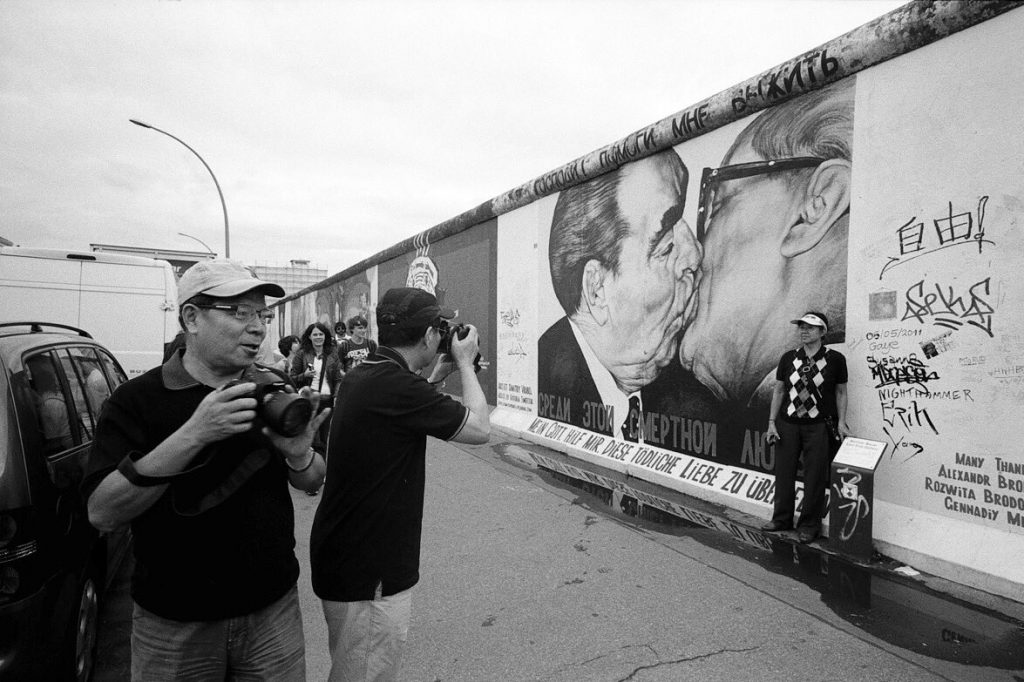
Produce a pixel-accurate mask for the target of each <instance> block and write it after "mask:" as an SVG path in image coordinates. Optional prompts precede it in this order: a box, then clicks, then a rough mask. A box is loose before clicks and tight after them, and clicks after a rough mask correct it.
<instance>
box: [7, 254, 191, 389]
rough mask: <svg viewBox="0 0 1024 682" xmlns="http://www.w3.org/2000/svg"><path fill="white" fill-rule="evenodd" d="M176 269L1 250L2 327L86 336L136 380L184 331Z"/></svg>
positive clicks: (113, 257) (127, 259)
mask: <svg viewBox="0 0 1024 682" xmlns="http://www.w3.org/2000/svg"><path fill="white" fill-rule="evenodd" d="M177 298H178V288H177V284H176V283H175V279H174V270H173V269H172V268H171V265H170V263H168V262H167V261H162V260H155V259H153V258H140V257H138V256H122V255H120V254H114V253H102V252H93V251H62V250H59V249H34V248H26V247H18V246H0V322H13V321H17V320H47V321H49V322H56V323H59V324H67V325H71V326H73V327H76V328H78V329H85V330H87V331H88V332H89V333H90V334H92V336H93V338H95V339H96V340H97V341H99V342H100V343H102V344H103V345H104V346H106V347H107V348H109V349H110V350H111V351H112V352H113V353H114V357H116V358H117V359H118V361H119V362H120V363H121V366H122V367H124V368H125V369H126V370H127V371H128V375H129V376H137V375H139V374H142V373H143V372H145V371H146V370H148V369H151V368H153V367H156V366H157V365H159V364H160V362H161V360H162V359H163V350H164V344H165V343H166V342H168V341H170V340H171V339H173V338H174V335H175V334H176V333H177V332H178V319H177V306H176V302H177Z"/></svg>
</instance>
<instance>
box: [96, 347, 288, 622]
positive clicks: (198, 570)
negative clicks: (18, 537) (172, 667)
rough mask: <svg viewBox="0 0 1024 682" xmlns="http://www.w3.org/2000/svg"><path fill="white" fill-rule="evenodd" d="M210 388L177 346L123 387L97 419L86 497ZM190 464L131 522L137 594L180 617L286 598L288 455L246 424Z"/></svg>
mask: <svg viewBox="0 0 1024 682" xmlns="http://www.w3.org/2000/svg"><path fill="white" fill-rule="evenodd" d="M212 390H214V389H212V388H211V387H209V386H205V385H203V384H200V383H199V382H198V381H196V380H195V379H193V378H192V376H191V375H189V374H188V372H186V371H185V368H184V366H182V363H181V355H180V354H179V353H175V354H174V355H173V356H172V357H171V358H170V359H169V360H168V361H167V363H166V364H164V365H163V367H157V368H155V369H152V370H150V371H148V372H146V373H145V374H143V375H142V376H139V377H136V378H135V379H132V380H131V381H129V382H127V383H125V384H123V385H121V386H120V387H118V389H117V390H116V391H114V394H113V395H112V396H110V398H109V399H108V400H107V402H106V404H105V406H104V408H103V412H102V414H101V416H100V421H99V424H97V426H96V438H95V440H94V441H93V447H92V451H91V453H90V456H89V463H88V470H87V472H86V477H85V480H84V482H83V484H82V491H83V495H84V496H86V497H88V496H89V495H91V494H92V493H93V491H95V489H96V487H97V486H98V485H99V484H100V482H101V481H102V480H103V479H104V478H105V477H106V476H107V474H109V473H110V472H111V471H113V470H114V469H115V468H116V467H117V465H118V463H119V462H120V461H121V459H122V458H124V456H125V455H127V454H128V453H130V452H141V453H148V452H150V451H152V450H153V449H154V448H155V447H156V446H157V445H159V444H160V443H161V442H162V441H163V440H164V439H166V438H167V437H168V436H170V435H171V434H172V433H174V432H175V431H176V430H177V429H178V428H179V427H180V426H181V425H182V424H184V423H185V422H186V421H187V420H188V419H189V417H191V416H192V413H193V412H195V410H196V407H197V406H198V405H199V403H200V401H202V399H203V398H204V397H206V395H207V394H209V393H210V392H211V391H212ZM189 470H190V473H188V474H186V475H185V476H184V477H181V478H178V479H175V481H174V482H173V483H172V484H171V485H170V486H169V487H168V488H167V490H166V491H165V492H164V494H163V496H161V497H160V499H159V500H157V502H156V503H155V504H154V505H153V506H152V507H150V508H149V509H148V510H146V511H145V512H143V513H142V514H141V515H140V516H138V517H137V518H135V520H133V521H132V533H133V535H134V545H135V573H134V575H133V576H132V597H133V598H134V599H135V601H136V602H138V603H139V605H140V606H142V607H143V608H145V609H148V610H149V611H152V612H153V613H155V614H157V615H158V616H163V617H164V618H170V619H173V620H179V621H210V620H221V619H224V618H230V617H234V616H240V615H245V614H248V613H252V612H253V611H256V610H258V609H261V608H263V607H264V606H267V605H269V604H271V603H273V602H274V601H276V600H278V599H280V598H281V597H282V596H284V594H285V593H286V592H287V591H288V590H289V589H291V587H292V586H293V585H294V584H295V582H296V580H298V576H299V563H298V560H297V559H296V558H295V519H294V511H293V509H292V501H291V495H290V493H289V491H288V471H287V469H286V466H285V463H284V458H283V457H282V456H281V455H280V454H278V453H277V451H276V450H275V449H274V447H273V445H272V444H271V443H270V441H269V440H268V439H267V438H266V437H265V436H263V434H261V433H257V432H247V433H244V434H239V435H237V436H232V437H230V438H228V439H226V440H223V441H220V442H219V443H214V444H212V445H210V446H207V447H206V448H204V449H203V450H202V451H201V452H200V453H199V454H198V455H197V456H196V457H195V459H193V461H192V464H191V466H190V467H189ZM210 505H212V506H210Z"/></svg>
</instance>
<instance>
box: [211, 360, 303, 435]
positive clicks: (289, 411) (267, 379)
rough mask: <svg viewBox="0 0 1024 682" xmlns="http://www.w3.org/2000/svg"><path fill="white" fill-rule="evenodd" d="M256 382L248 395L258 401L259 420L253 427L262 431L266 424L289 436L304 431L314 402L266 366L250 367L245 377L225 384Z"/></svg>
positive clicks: (272, 429)
mask: <svg viewBox="0 0 1024 682" xmlns="http://www.w3.org/2000/svg"><path fill="white" fill-rule="evenodd" d="M246 382H252V383H255V384H256V388H255V389H254V390H253V392H252V393H250V394H249V395H247V396H242V397H244V398H253V399H255V400H256V419H254V420H253V425H252V428H253V429H254V430H256V431H258V430H260V429H261V428H262V427H263V426H264V425H265V426H268V427H269V428H270V430H271V431H274V432H276V433H279V434H281V435H282V436H287V437H289V438H291V437H292V436H297V435H299V434H300V433H302V432H303V431H304V430H305V428H306V424H308V423H309V419H310V417H312V416H313V403H312V401H310V400H309V399H308V398H304V397H302V396H301V395H298V394H296V393H294V392H293V390H292V391H290V390H289V389H291V386H290V385H289V384H288V383H287V382H286V381H284V380H283V379H281V377H280V376H278V375H277V374H275V373H274V372H272V371H270V370H269V369H264V368H262V367H252V368H250V369H248V370H246V372H245V374H243V375H242V378H241V379H235V380H234V381H232V382H229V383H228V384H226V385H225V386H224V388H230V387H231V386H237V385H238V384H244V383H246Z"/></svg>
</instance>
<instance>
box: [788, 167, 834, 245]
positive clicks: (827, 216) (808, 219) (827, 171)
mask: <svg viewBox="0 0 1024 682" xmlns="http://www.w3.org/2000/svg"><path fill="white" fill-rule="evenodd" d="M849 209H850V162H849V161H846V160H845V159H829V160H827V161H823V162H821V164H820V165H819V166H818V167H817V168H815V169H814V173H812V174H811V177H810V178H809V179H808V180H807V186H806V188H805V189H804V197H803V203H802V205H801V210H800V216H799V220H797V222H796V223H795V224H794V225H792V226H790V228H789V232H788V233H787V234H786V237H785V239H783V240H782V247H781V252H782V256H783V257H785V258H792V257H794V256H799V255H800V254H802V253H806V252H807V251H810V250H811V249H813V248H814V247H815V246H817V245H818V244H819V243H820V242H821V240H822V239H824V238H825V235H827V234H828V232H829V230H830V229H832V227H833V226H835V225H836V223H837V222H839V220H840V219H841V218H844V217H845V216H846V215H847V212H848V211H849ZM841 227H842V228H843V229H845V228H846V225H845V224H844V225H842V226H841Z"/></svg>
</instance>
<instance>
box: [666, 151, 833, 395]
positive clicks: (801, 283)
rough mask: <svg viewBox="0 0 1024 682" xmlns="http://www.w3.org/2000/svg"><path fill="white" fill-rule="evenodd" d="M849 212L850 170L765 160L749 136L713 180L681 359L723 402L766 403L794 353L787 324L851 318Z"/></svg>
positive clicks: (706, 191)
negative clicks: (832, 315) (762, 397)
mask: <svg viewBox="0 0 1024 682" xmlns="http://www.w3.org/2000/svg"><path fill="white" fill-rule="evenodd" d="M849 204H850V162H849V161H847V160H845V159H822V158H815V157H812V156H790V157H780V158H775V159H765V158H763V157H762V156H761V155H760V154H758V153H757V152H756V151H755V150H754V149H753V147H752V145H751V144H750V138H749V137H748V136H747V134H746V132H744V133H743V134H741V135H740V137H739V138H738V140H737V142H736V144H735V145H734V147H733V149H732V151H731V153H730V154H729V155H727V156H726V158H725V159H724V160H723V166H722V167H720V168H717V169H706V170H705V172H704V175H703V181H702V185H701V206H700V209H699V211H700V213H699V214H698V229H697V234H698V239H700V240H701V244H702V246H703V247H704V261H703V264H702V266H701V269H702V274H703V278H702V282H701V290H700V296H699V304H698V308H697V317H696V319H695V320H694V323H693V325H692V326H691V327H690V328H689V330H688V331H687V334H686V336H685V337H684V339H683V342H682V344H681V346H680V359H681V361H682V364H683V366H684V367H688V368H690V369H691V371H692V372H693V373H694V375H695V376H696V377H697V378H698V379H699V380H700V381H701V383H703V384H704V385H705V386H707V387H708V388H709V389H711V390H712V391H713V392H714V393H715V394H717V395H718V397H719V398H720V399H722V400H740V401H744V402H746V401H748V400H751V399H752V398H753V397H755V395H757V394H760V389H759V388H758V387H759V386H760V385H761V384H762V383H763V381H764V379H765V376H766V374H767V373H770V372H771V370H772V368H773V367H774V366H775V363H776V361H777V359H778V355H779V353H781V352H782V350H784V349H785V348H786V345H787V344H789V343H791V330H789V329H787V328H786V326H785V325H780V324H779V323H778V320H779V318H780V316H781V317H787V316H788V317H792V316H793V315H796V314H798V313H799V311H800V310H803V309H805V308H808V307H811V308H814V307H817V308H819V309H822V310H829V311H833V310H837V309H838V310H840V311H841V310H842V308H843V305H844V304H843V302H844V301H845V290H846V253H847V225H848V220H849V213H848V209H849Z"/></svg>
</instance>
